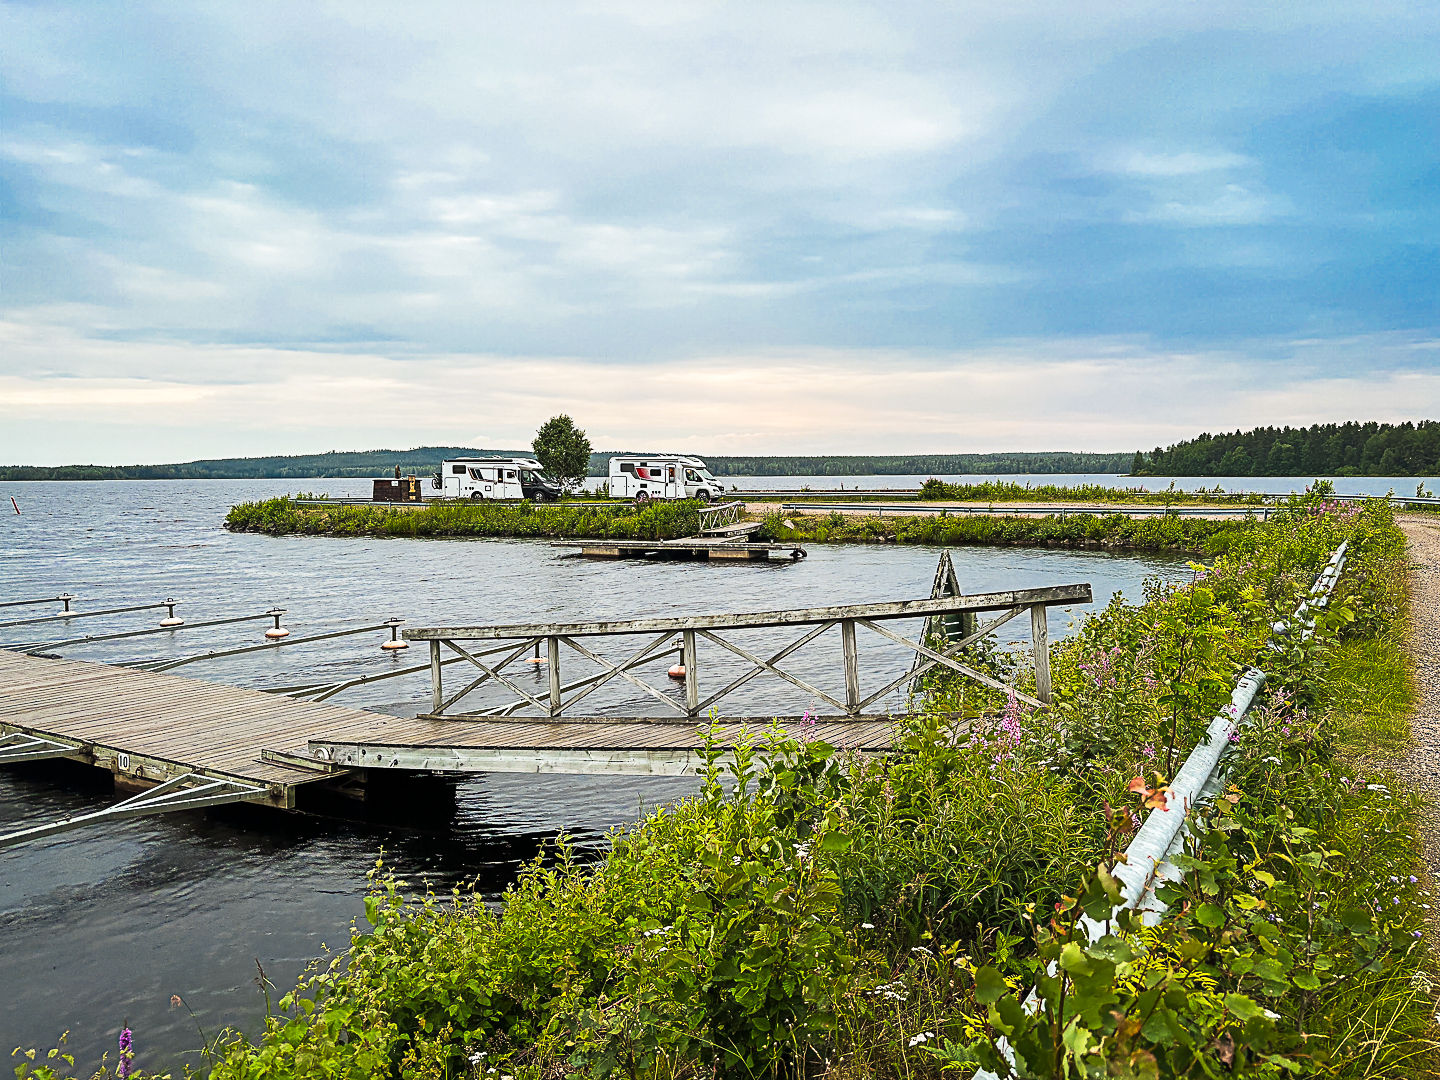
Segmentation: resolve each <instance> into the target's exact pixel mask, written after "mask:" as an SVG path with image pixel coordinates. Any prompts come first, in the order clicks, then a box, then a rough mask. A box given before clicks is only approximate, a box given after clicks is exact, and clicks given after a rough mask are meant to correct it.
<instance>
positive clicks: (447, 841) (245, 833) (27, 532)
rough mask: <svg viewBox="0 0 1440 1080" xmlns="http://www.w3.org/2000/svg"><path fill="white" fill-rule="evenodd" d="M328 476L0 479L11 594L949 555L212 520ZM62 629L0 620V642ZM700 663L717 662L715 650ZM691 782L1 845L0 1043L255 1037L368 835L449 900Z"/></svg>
mask: <svg viewBox="0 0 1440 1080" xmlns="http://www.w3.org/2000/svg"><path fill="white" fill-rule="evenodd" d="M322 485H323V487H324V489H325V490H327V491H328V492H329V493H330V494H332V495H340V494H360V493H361V492H362V491H363V489H364V487H365V482H364V481H336V480H325V481H293V480H292V481H283V480H258V481H177V482H95V483H46V484H39V483H36V484H24V483H8V484H0V503H3V504H5V505H7V507H8V504H9V497H10V496H11V495H14V496H15V497H16V499H17V501H18V502H19V504H20V506H21V509H22V511H23V514H22V515H21V516H18V517H17V516H15V515H13V514H12V515H11V516H10V517H8V518H0V521H3V524H0V600H6V599H23V598H26V597H31V596H42V595H53V594H54V593H57V592H60V591H68V592H71V593H73V594H75V595H76V596H77V597H79V598H80V602H79V603H78V604H77V607H79V608H80V609H81V610H85V609H86V608H96V607H118V606H123V605H126V604H137V603H146V602H153V601H155V600H159V599H163V598H165V597H166V596H175V597H179V598H182V599H183V600H184V601H185V603H184V605H183V606H182V608H181V613H182V614H183V615H185V617H186V618H188V619H189V620H191V621H198V620H200V619H204V618H214V617H221V616H224V615H230V614H240V613H245V612H249V611H260V610H264V609H265V608H267V607H269V606H272V605H279V606H281V607H285V608H287V609H289V615H288V616H287V618H286V623H287V625H288V626H289V627H290V628H291V630H292V631H293V632H294V633H295V634H296V635H297V636H299V635H300V634H302V633H311V632H323V631H325V630H330V629H338V628H342V627H346V626H355V625H360V624H364V623H370V622H379V621H381V620H383V619H385V618H389V617H391V616H398V617H403V618H405V619H407V620H408V621H409V622H410V623H411V624H412V625H414V624H424V623H427V622H435V623H445V622H458V621H463V622H467V623H472V624H474V623H483V622H496V623H500V622H517V621H532V620H533V621H546V620H554V621H563V620H571V619H581V618H596V617H607V616H608V617H617V618H633V617H643V616H647V615H665V614H683V613H696V612H715V611H747V610H748V611H755V610H766V609H773V608H779V607H789V608H795V607H813V606H822V605H829V604H839V603H860V602H867V601H880V600H894V599H903V598H911V597H919V596H924V595H926V594H927V592H928V589H929V584H930V580H931V577H932V576H933V573H934V566H935V560H936V558H937V556H938V550H937V549H931V548H921V547H908V546H906V547H897V546H894V545H867V546H845V547H840V546H837V547H819V546H817V547H815V548H812V549H811V554H810V557H809V558H808V559H806V560H804V561H803V562H800V563H797V564H790V563H789V562H785V563H780V564H770V565H764V564H759V565H741V566H714V565H710V564H707V563H703V562H700V563H664V564H650V563H636V562H628V561H627V562H616V563H612V562H591V561H585V560H581V559H577V558H574V557H564V556H561V555H560V554H559V553H558V552H557V551H556V549H553V548H550V547H549V546H548V545H545V544H543V543H534V542H507V541H490V542H471V541H400V540H371V539H353V540H338V539H303V538H287V539H271V538H267V537H262V536H250V535H232V534H230V533H227V532H225V531H224V529H223V528H221V521H222V519H223V516H224V512H225V509H226V508H227V507H228V506H229V505H230V504H231V503H233V502H236V501H239V500H241V499H253V498H259V497H266V496H269V495H274V494H282V493H285V492H287V491H293V490H297V489H299V488H308V489H315V488H318V487H320V486H322ZM953 555H954V557H955V560H956V564H957V568H958V570H959V573H960V576H961V580H962V584H963V585H964V587H965V588H966V589H967V591H984V590H988V589H1001V588H1012V587H1032V586H1038V585H1047V584H1062V583H1071V582H1079V581H1088V582H1090V583H1092V585H1093V587H1094V591H1095V595H1096V597H1097V599H1098V600H1100V601H1101V602H1104V601H1106V600H1108V599H1109V597H1110V596H1111V595H1112V594H1113V593H1114V592H1116V591H1121V590H1123V591H1124V592H1125V594H1127V595H1129V596H1137V595H1138V594H1139V591H1140V583H1141V581H1142V580H1143V579H1144V578H1145V577H1146V576H1148V575H1151V574H1155V573H1161V574H1167V575H1176V574H1180V573H1184V572H1185V570H1184V562H1183V561H1182V560H1174V559H1154V558H1137V557H1129V556H1112V555H1104V554H1100V553H1079V552H1076V553H1069V552H1050V551H1030V550H1021V549H1010V548H1004V549H993V548H974V549H959V550H957V551H955V552H954V553H953ZM4 610H5V609H0V612H3V611H4ZM154 614H155V613H151V612H143V613H137V614H132V615H121V616H114V617H102V618H95V619H86V620H80V621H77V622H75V623H72V624H71V626H73V628H74V630H73V631H72V633H73V634H74V635H75V636H78V635H79V634H80V633H91V634H96V633H105V632H116V631H120V630H126V629H136V628H140V627H143V626H148V625H153V621H152V615H154ZM1075 614H1079V612H1078V611H1077V612H1075ZM12 617H19V613H15V612H14V611H13V609H11V613H10V614H6V615H0V621H3V620H4V619H7V618H12ZM157 618H158V616H157ZM1068 620H1069V617H1068V616H1066V615H1065V614H1064V613H1062V612H1058V611H1057V612H1055V613H1054V614H1053V615H1052V631H1051V632H1052V634H1053V635H1056V636H1059V635H1061V634H1063V633H1064V632H1065V628H1066V625H1067V623H1068ZM259 629H260V627H259V624H241V625H240V626H239V627H234V626H232V627H221V628H216V629H214V630H193V631H187V632H182V633H179V634H175V635H173V636H172V635H156V636H153V637H148V638H139V639H135V640H132V641H129V642H114V643H107V644H96V645H91V646H84V647H73V648H66V649H62V650H60V651H62V652H63V653H64V654H65V655H67V656H72V657H76V658H81V659H94V660H115V659H133V658H139V657H142V656H152V655H167V656H168V655H182V654H188V653H191V652H194V651H198V650H202V649H208V648H218V647H222V646H233V645H239V644H248V643H250V642H253V641H258V640H259ZM1016 630H1017V632H1021V633H1023V632H1024V627H1021V626H1019V625H1018V624H1017V626H1016ZM58 636H60V631H58V630H54V629H25V628H17V629H11V630H4V629H0V640H7V641H15V640H23V641H35V640H41V639H42V638H47V637H48V638H51V639H54V638H56V637H58ZM379 641H380V635H378V634H372V635H368V636H365V637H352V638H339V639H335V640H333V641H329V642H323V643H316V644H314V645H300V646H296V647H295V648H291V649H281V650H276V651H273V652H267V653H265V654H262V655H261V656H259V657H246V658H238V659H234V660H224V661H214V662H206V663H202V664H196V665H193V666H191V667H188V668H183V669H180V670H179V671H177V672H176V673H177V674H184V675H188V676H191V677H196V678H208V679H214V680H216V681H220V682H229V683H233V684H236V685H247V686H272V685H280V684H284V683H288V682H302V681H317V680H318V679H320V678H322V677H340V676H342V675H353V674H358V673H360V672H362V671H383V670H387V669H388V668H390V667H393V666H394V665H395V664H397V663H410V662H418V660H419V658H418V657H414V658H413V659H412V657H406V658H405V659H404V660H403V661H397V660H396V659H395V658H393V657H389V656H386V655H383V654H381V653H380V651H379V650H378V648H377V646H378V644H379ZM416 651H417V650H412V656H413V654H414V653H415V652H416ZM797 656H798V654H797ZM865 659H866V663H867V667H868V669H869V674H870V675H872V676H875V677H878V676H879V675H881V674H883V673H884V672H886V671H892V672H894V671H895V669H894V665H895V664H896V663H899V662H903V659H897V654H896V653H895V652H894V650H893V649H887V648H884V647H879V646H872V647H871V648H870V649H869V650H868V651H867V653H866V656H865ZM810 663H812V664H813V665H815V666H814V667H813V671H814V672H816V673H817V675H816V677H817V678H818V677H820V675H822V674H823V673H824V672H825V671H826V670H827V669H826V667H825V660H824V657H823V656H822V657H821V658H820V659H818V660H813V661H810ZM796 669H797V671H800V672H802V673H803V672H805V671H807V670H811V669H807V668H805V667H804V665H803V664H797V668H796ZM707 670H711V669H707ZM713 670H714V672H715V675H716V677H717V678H719V677H721V675H722V674H723V667H722V666H720V665H718V664H717V666H715V667H714V668H713ZM895 673H898V672H895ZM747 690H748V691H749V693H750V695H751V696H750V697H748V698H745V699H741V700H740V701H739V702H738V703H737V704H738V705H743V706H744V707H746V708H747V709H754V710H755V711H756V712H764V711H767V710H768V711H772V712H773V711H795V712H798V711H800V710H801V709H802V708H804V707H805V705H806V704H808V703H807V702H806V701H805V700H804V698H803V697H799V696H796V695H792V696H790V697H787V696H786V695H787V693H788V690H787V689H786V688H784V687H777V685H776V684H775V683H774V682H769V683H767V682H762V681H760V680H756V681H755V683H753V684H751V687H749V688H747ZM426 693H427V686H426V681H425V678H424V676H423V675H422V676H420V677H418V678H417V677H407V678H402V679H396V680H393V681H390V682H382V683H379V684H376V685H374V686H372V687H369V688H360V689H357V690H356V691H353V692H350V693H347V694H346V695H345V696H343V697H341V698H340V699H338V700H340V701H344V702H346V703H349V704H353V705H357V706H364V707H367V708H372V709H376V710H380V711H386V712H391V713H394V714H397V715H411V714H413V713H415V712H416V711H418V710H419V709H421V708H422V707H423V706H424V705H425V703H426V698H425V695H426ZM597 697H598V695H597ZM601 704H602V705H603V706H604V707H605V708H607V709H609V710H612V711H615V710H618V711H622V712H624V711H632V712H633V711H636V704H637V702H636V700H635V699H634V698H627V697H626V695H625V694H624V693H623V692H619V691H617V693H616V694H614V695H612V696H611V697H610V698H609V699H606V700H604V701H602V702H601ZM645 711H650V710H649V709H648V708H647V709H646V710H645ZM694 786H695V782H694V781H693V780H691V779H684V778H682V779H671V778H648V777H616V778H605V777H572V776H523V775H502V774H496V775H488V776H481V777H475V778H472V779H469V780H466V781H464V782H462V783H460V784H458V785H457V788H456V791H455V812H454V815H453V818H452V819H450V820H448V821H446V822H444V823H443V824H438V825H434V826H430V827H428V828H422V827H412V828H400V827H396V826H393V825H376V824H369V825H367V824H361V823H355V822H341V821H334V820H329V819H323V820H322V819H316V818H306V817H299V816H294V815H283V814H277V813H272V812H266V811H261V810H256V809H250V808H225V809H221V810H216V811H213V812H211V813H209V814H203V815H202V814H186V815H175V816H170V817H161V818H151V819H140V820H138V821H132V822H125V823H116V824H112V825H105V826H95V827H93V828H91V829H88V830H82V831H78V832H75V833H71V834H68V835H66V836H63V837H59V838H56V839H55V840H53V841H51V842H48V843H40V844H34V845H29V846H25V847H21V848H18V849H13V850H9V851H6V852H3V853H0V1045H3V1046H4V1048H5V1049H6V1050H7V1051H8V1049H9V1048H10V1047H13V1046H15V1045H17V1044H19V1045H25V1046H34V1045H42V1044H44V1045H49V1044H50V1043H51V1042H52V1041H53V1040H54V1039H55V1038H56V1037H58V1035H59V1034H60V1033H61V1032H62V1031H64V1030H66V1029H69V1030H70V1032H71V1038H70V1045H71V1047H72V1049H75V1050H76V1051H78V1052H79V1054H80V1055H81V1057H80V1063H81V1064H82V1065H90V1064H92V1063H93V1062H94V1061H96V1060H98V1058H99V1055H100V1054H101V1053H102V1052H103V1051H104V1050H107V1049H111V1048H113V1047H114V1038H115V1034H116V1033H117V1032H118V1031H119V1029H120V1026H121V1025H122V1023H125V1022H127V1021H128V1022H129V1024H130V1025H131V1026H132V1027H133V1028H134V1030H135V1037H136V1046H137V1049H138V1050H139V1054H140V1060H141V1063H142V1064H143V1065H145V1067H147V1068H161V1069H175V1070H177V1071H178V1069H179V1066H180V1063H181V1060H182V1059H181V1058H180V1057H179V1055H181V1054H182V1053H184V1052H185V1051H187V1050H190V1049H192V1048H194V1047H195V1046H196V1045H197V1044H198V1041H199V1035H198V1034H197V1033H196V1030H195V1027H194V1023H193V1022H192V1021H191V1019H190V1017H189V1015H188V1014H187V1013H185V1011H184V1010H179V1009H171V1008H170V1004H169V1002H170V997H171V995H172V994H179V995H181V996H183V997H184V998H185V1000H186V1001H187V1002H188V1003H189V1004H190V1006H191V1008H193V1009H194V1010H195V1012H196V1014H198V1016H199V1018H200V1021H201V1023H202V1024H203V1026H204V1028H205V1030H206V1032H207V1033H209V1034H212V1035H213V1033H214V1032H215V1031H216V1030H217V1029H219V1028H221V1027H224V1026H226V1025H233V1026H235V1027H237V1028H239V1029H241V1030H244V1031H246V1032H249V1033H253V1032H254V1031H255V1030H256V1029H257V1028H258V1026H259V1023H260V1017H261V1016H262V1015H263V1010H264V1002H263V998H262V996H261V994H260V991H259V988H258V986H257V984H256V981H255V980H256V975H257V971H256V961H257V960H258V961H259V963H260V964H261V965H262V966H263V967H264V969H265V972H266V974H267V975H268V976H269V977H270V978H271V979H272V980H273V981H274V982H275V983H276V984H277V985H278V986H279V987H280V991H278V993H283V992H284V990H286V989H288V988H289V987H290V986H292V985H293V983H294V981H295V979H296V978H297V976H298V975H299V974H300V973H301V972H302V971H303V970H304V968H305V966H306V965H307V964H308V963H309V962H310V961H311V960H313V959H314V958H315V957H317V956H319V955H320V954H321V952H322V944H323V945H328V946H330V947H331V948H335V949H339V948H343V947H344V946H345V945H346V944H347V943H348V928H349V925H350V923H351V920H352V919H355V918H358V917H359V916H360V915H361V912H362V910H363V908H362V905H361V897H362V895H363V892H364V887H365V874H366V872H367V871H368V870H369V869H370V868H371V867H372V866H373V864H374V862H375V858H376V856H377V853H378V852H379V851H380V850H381V849H382V848H383V849H384V850H385V852H386V856H385V857H386V861H387V863H388V864H389V865H391V866H392V867H394V868H395V869H396V871H397V872H399V873H400V874H402V875H403V876H405V877H407V878H409V879H410V880H411V881H412V882H414V883H417V884H418V883H419V882H421V881H422V880H423V881H428V882H429V883H431V884H432V885H433V886H434V887H435V888H436V889H437V891H445V890H448V889H449V888H450V887H451V885H452V884H455V883H457V882H469V881H475V880H477V879H478V882H479V888H480V889H481V891H482V892H483V893H485V894H486V895H488V896H492V897H493V896H494V895H497V894H498V893H499V892H500V891H501V890H502V889H503V888H504V886H505V884H506V883H507V882H508V881H510V880H511V879H512V878H513V876H514V874H515V872H516V869H517V867H518V866H519V865H520V864H521V863H522V862H523V861H524V860H526V859H529V858H531V857H533V855H534V854H535V853H536V851H537V850H538V849H539V848H540V846H541V844H542V843H543V842H545V841H546V840H549V839H551V838H553V837H554V836H555V835H556V834H557V833H559V832H562V831H568V832H569V833H571V834H572V835H573V836H574V837H575V838H576V840H577V841H578V842H579V843H581V844H585V845H590V846H594V845H596V844H598V843H599V842H600V840H601V839H602V838H603V836H604V833H605V831H606V830H607V829H608V828H610V827H611V826H613V825H615V824H616V823H620V822H625V821H631V820H634V819H635V817H636V816H637V814H639V813H640V812H641V811H642V809H643V808H644V807H646V806H653V805H656V804H658V803H661V802H664V801H668V800H672V799H675V798H677V797H680V796H683V795H685V794H687V793H689V792H691V791H693V790H694ZM112 798H113V795H112V792H111V790H110V785H109V784H108V782H105V781H103V780H97V777H96V776H95V775H92V772H91V770H86V769H82V768H79V767H77V766H70V765H67V764H64V763H57V764H51V765H47V766H33V767H30V768H26V769H15V768H11V769H6V770H0V827H3V826H4V825H6V824H9V823H16V822H20V821H22V820H48V819H50V818H52V817H55V816H61V815H64V814H70V813H75V812H84V811H86V810H91V809H96V808H99V807H101V806H104V805H106V804H107V803H108V802H110V801H111V800H112ZM278 993H277V996H278ZM185 1060H190V1061H191V1062H192V1063H194V1064H198V1061H197V1060H196V1059H194V1058H189V1059H185Z"/></svg>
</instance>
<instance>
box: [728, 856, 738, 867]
mask: <svg viewBox="0 0 1440 1080" xmlns="http://www.w3.org/2000/svg"><path fill="white" fill-rule="evenodd" d="M730 865H731V866H739V865H740V856H739V855H735V856H732V857H731V859H730Z"/></svg>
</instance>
